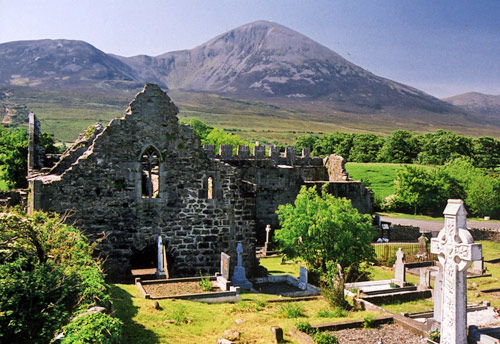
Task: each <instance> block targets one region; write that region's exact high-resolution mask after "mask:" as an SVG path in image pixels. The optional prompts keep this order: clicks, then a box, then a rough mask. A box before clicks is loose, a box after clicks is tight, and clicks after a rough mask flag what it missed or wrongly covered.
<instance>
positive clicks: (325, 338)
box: [314, 331, 339, 344]
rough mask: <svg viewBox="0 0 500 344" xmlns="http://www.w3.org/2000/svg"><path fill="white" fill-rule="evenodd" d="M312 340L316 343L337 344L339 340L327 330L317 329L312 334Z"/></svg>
mask: <svg viewBox="0 0 500 344" xmlns="http://www.w3.org/2000/svg"><path fill="white" fill-rule="evenodd" d="M314 342H315V343H317V344H338V343H339V340H338V339H337V337H336V336H335V335H333V334H331V333H330V332H328V331H318V332H316V334H315V335H314Z"/></svg>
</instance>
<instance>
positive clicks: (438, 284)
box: [432, 263, 443, 323]
mask: <svg viewBox="0 0 500 344" xmlns="http://www.w3.org/2000/svg"><path fill="white" fill-rule="evenodd" d="M438 264H439V263H438ZM432 299H433V302H434V320H436V321H437V322H439V323H441V320H442V318H441V314H442V313H441V307H442V301H441V300H442V299H443V267H442V266H439V268H438V271H437V275H436V277H435V278H434V291H433V292H432Z"/></svg>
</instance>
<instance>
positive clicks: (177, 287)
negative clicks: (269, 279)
mask: <svg viewBox="0 0 500 344" xmlns="http://www.w3.org/2000/svg"><path fill="white" fill-rule="evenodd" d="M135 285H136V286H137V288H138V289H139V291H140V292H141V294H142V295H143V296H144V297H145V298H146V299H152V300H159V299H189V300H202V301H207V302H212V301H213V302H216V301H220V302H223V301H228V302H236V301H238V300H239V289H238V288H234V287H232V288H231V289H230V290H228V291H223V290H222V289H220V288H219V286H218V284H217V280H216V277H215V276H205V277H187V278H172V279H168V280H147V281H141V279H140V278H137V279H136V281H135ZM205 285H207V286H208V285H210V287H211V289H210V290H208V288H204V287H205Z"/></svg>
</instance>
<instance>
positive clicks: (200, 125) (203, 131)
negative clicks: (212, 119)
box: [188, 118, 214, 141]
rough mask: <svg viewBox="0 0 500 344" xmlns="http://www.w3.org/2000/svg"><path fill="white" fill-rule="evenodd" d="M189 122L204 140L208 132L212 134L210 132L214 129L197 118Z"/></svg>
mask: <svg viewBox="0 0 500 344" xmlns="http://www.w3.org/2000/svg"><path fill="white" fill-rule="evenodd" d="M188 124H189V125H190V126H192V127H193V130H194V132H195V133H196V135H198V136H199V137H200V139H201V140H202V141H203V140H205V139H206V138H207V136H208V134H210V132H211V131H212V130H213V129H214V128H213V127H211V126H209V125H208V124H205V123H204V122H202V121H200V120H199V119H197V118H192V119H191V120H190V121H189V122H188Z"/></svg>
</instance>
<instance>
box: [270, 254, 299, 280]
mask: <svg viewBox="0 0 500 344" xmlns="http://www.w3.org/2000/svg"><path fill="white" fill-rule="evenodd" d="M260 265H262V266H263V267H265V268H266V269H267V273H268V274H270V275H292V276H295V277H298V276H299V270H300V266H301V265H302V266H303V265H304V263H302V262H295V261H291V260H289V261H286V262H285V263H284V264H281V257H269V258H260Z"/></svg>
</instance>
